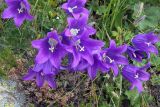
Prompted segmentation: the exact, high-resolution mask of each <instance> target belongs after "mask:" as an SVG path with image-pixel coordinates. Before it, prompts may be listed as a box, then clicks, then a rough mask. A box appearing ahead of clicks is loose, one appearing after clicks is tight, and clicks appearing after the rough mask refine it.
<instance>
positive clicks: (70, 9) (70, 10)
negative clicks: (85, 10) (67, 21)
mask: <svg viewBox="0 0 160 107" xmlns="http://www.w3.org/2000/svg"><path fill="white" fill-rule="evenodd" d="M76 8H77V6H74V7H72V8H71V7H68V11H69V12H70V13H73V9H76Z"/></svg>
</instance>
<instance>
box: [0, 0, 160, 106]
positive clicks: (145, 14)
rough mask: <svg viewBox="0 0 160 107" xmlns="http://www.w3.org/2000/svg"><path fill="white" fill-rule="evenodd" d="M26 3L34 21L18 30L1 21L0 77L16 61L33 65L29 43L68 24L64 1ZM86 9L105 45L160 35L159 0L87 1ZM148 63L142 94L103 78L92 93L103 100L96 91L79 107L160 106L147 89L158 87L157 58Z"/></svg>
mask: <svg viewBox="0 0 160 107" xmlns="http://www.w3.org/2000/svg"><path fill="white" fill-rule="evenodd" d="M29 1H30V3H31V5H32V10H31V13H32V14H33V15H34V16H35V20H34V21H33V22H25V23H24V24H23V25H22V27H21V28H19V29H17V28H16V27H15V25H14V24H13V21H12V20H2V19H1V18H0V77H4V78H5V77H7V72H8V71H9V69H11V68H13V67H16V66H17V64H16V59H18V58H27V59H29V61H28V65H27V67H29V65H31V64H33V57H34V56H32V55H31V56H30V53H34V50H33V49H32V48H31V41H32V40H34V39H38V38H41V37H43V36H45V34H46V33H47V32H48V31H50V29H51V28H53V29H56V30H58V31H59V32H62V31H63V29H64V28H65V27H66V25H67V23H66V14H65V13H64V12H63V10H62V9H61V8H60V6H61V4H62V3H63V2H65V0H29ZM5 7H6V5H5V3H1V2H0V14H1V12H2V11H3V10H4V8H5ZM86 7H87V8H88V9H89V11H90V13H91V14H90V20H89V24H91V25H93V26H95V28H96V29H97V34H96V36H94V38H96V39H101V40H103V41H105V43H106V46H108V43H109V42H108V41H109V39H110V38H112V39H115V40H116V41H117V43H118V44H123V43H127V44H130V40H131V38H132V37H133V36H134V35H136V34H138V33H145V32H149V31H154V32H156V33H157V34H159V33H160V16H159V15H160V0H88V2H87V5H86ZM157 46H158V47H159V46H160V43H158V44H157ZM150 61H151V63H152V67H151V68H150V70H149V72H150V73H151V74H152V76H151V81H150V82H148V84H149V85H147V84H146V83H145V84H144V87H145V91H144V92H143V93H142V94H140V95H138V93H137V91H136V90H133V91H129V90H128V87H129V84H128V82H126V81H125V80H124V79H123V78H122V76H120V75H119V76H118V77H117V78H112V77H109V76H108V75H105V76H103V77H99V78H97V79H98V80H99V79H102V80H103V81H102V84H101V85H100V86H101V87H93V90H98V93H101V92H102V91H103V92H105V93H106V98H105V97H104V96H101V95H100V94H97V93H96V92H95V93H94V95H93V97H91V98H90V99H89V100H90V102H88V103H86V102H83V101H82V102H81V105H80V106H81V107H91V106H92V102H96V105H97V106H99V107H120V106H122V105H124V101H128V103H127V104H128V106H131V107H148V106H149V105H150V103H151V102H154V103H156V105H157V106H160V102H158V101H156V98H155V97H154V96H152V95H151V93H150V91H151V90H150V87H149V86H150V85H151V86H156V85H160V75H158V74H159V73H160V57H159V56H154V55H152V57H151V60H150ZM144 63H145V61H144ZM136 64H137V65H140V64H138V63H136ZM94 84H96V83H95V82H94V81H93V85H94ZM106 99H108V101H106ZM68 106H72V104H69V105H68ZM128 106H127V107H128Z"/></svg>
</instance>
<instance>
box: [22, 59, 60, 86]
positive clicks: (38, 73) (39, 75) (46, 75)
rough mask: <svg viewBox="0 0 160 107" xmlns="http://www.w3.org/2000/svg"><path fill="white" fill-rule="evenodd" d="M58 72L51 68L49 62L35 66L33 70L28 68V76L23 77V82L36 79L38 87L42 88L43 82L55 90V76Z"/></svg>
mask: <svg viewBox="0 0 160 107" xmlns="http://www.w3.org/2000/svg"><path fill="white" fill-rule="evenodd" d="M57 73H58V70H57V69H56V68H54V66H52V64H51V63H50V61H47V62H45V63H43V64H35V66H34V67H33V68H30V69H29V71H28V74H26V75H25V76H24V77H23V80H33V79H34V78H36V83H37V86H38V87H42V86H43V84H44V82H45V81H46V82H48V84H49V86H50V87H52V88H56V82H55V78H54V77H55V75H56V74H57Z"/></svg>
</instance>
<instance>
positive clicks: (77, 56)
mask: <svg viewBox="0 0 160 107" xmlns="http://www.w3.org/2000/svg"><path fill="white" fill-rule="evenodd" d="M84 36H85V35H84ZM84 36H81V37H77V38H74V39H72V40H70V43H68V44H69V45H66V46H65V47H66V50H67V51H68V52H69V53H71V54H72V55H73V62H72V67H73V68H75V67H76V66H77V65H78V64H79V62H80V60H81V59H85V60H86V61H87V62H88V63H89V64H90V65H93V63H94V60H93V55H92V54H93V53H96V52H97V51H99V50H101V47H103V46H104V42H102V41H99V40H94V39H91V38H85V37H84Z"/></svg>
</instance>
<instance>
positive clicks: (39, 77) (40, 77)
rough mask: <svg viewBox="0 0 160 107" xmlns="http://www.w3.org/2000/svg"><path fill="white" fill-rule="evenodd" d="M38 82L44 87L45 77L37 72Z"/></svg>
mask: <svg viewBox="0 0 160 107" xmlns="http://www.w3.org/2000/svg"><path fill="white" fill-rule="evenodd" d="M36 83H37V86H38V87H42V86H43V83H44V77H42V76H41V73H37V75H36Z"/></svg>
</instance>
